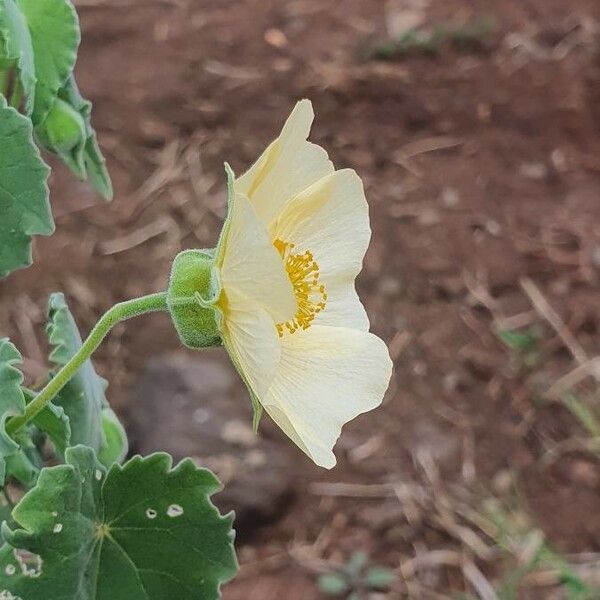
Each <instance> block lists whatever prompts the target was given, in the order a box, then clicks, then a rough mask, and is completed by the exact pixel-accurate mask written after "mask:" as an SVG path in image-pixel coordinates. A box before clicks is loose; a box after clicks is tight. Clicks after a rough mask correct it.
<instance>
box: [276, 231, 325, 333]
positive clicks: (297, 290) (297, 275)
mask: <svg viewBox="0 0 600 600" xmlns="http://www.w3.org/2000/svg"><path fill="white" fill-rule="evenodd" d="M273 246H275V249H276V250H277V252H279V254H280V255H281V258H282V259H283V261H284V263H285V269H286V271H287V274H288V277H289V278H290V281H291V282H292V287H293V288H294V295H295V296H296V301H297V302H298V310H297V311H296V314H295V315H294V318H293V319H292V320H291V321H286V322H285V323H277V333H279V337H282V336H283V334H284V333H285V332H286V331H287V332H289V333H295V332H296V331H298V330H299V329H308V328H309V327H310V325H311V323H312V322H313V321H314V319H315V317H316V316H317V315H318V314H319V313H320V312H321V311H322V310H324V309H325V304H326V302H327V293H326V292H325V286H324V285H323V284H322V283H320V280H319V265H318V264H317V262H316V261H315V259H314V257H313V254H312V252H311V251H310V250H306V251H305V252H303V253H302V254H293V253H292V252H293V249H294V244H291V243H289V242H283V241H282V240H279V239H277V240H275V241H274V242H273Z"/></svg>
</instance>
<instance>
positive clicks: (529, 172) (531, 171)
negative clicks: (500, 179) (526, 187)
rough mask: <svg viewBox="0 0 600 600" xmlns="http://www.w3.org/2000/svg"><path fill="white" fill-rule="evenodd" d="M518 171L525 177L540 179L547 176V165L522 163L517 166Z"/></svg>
mask: <svg viewBox="0 0 600 600" xmlns="http://www.w3.org/2000/svg"><path fill="white" fill-rule="evenodd" d="M519 173H521V175H522V176H523V177H526V178H527V179H533V180H535V181H541V180H543V179H546V177H547V176H548V167H547V166H546V165H545V164H544V163H538V162H535V163H523V164H522V165H521V166H520V167H519Z"/></svg>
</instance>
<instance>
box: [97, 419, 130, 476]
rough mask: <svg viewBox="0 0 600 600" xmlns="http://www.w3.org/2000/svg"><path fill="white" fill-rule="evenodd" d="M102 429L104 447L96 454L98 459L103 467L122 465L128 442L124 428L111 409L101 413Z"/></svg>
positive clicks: (127, 449)
mask: <svg viewBox="0 0 600 600" xmlns="http://www.w3.org/2000/svg"><path fill="white" fill-rule="evenodd" d="M102 429H103V431H104V435H105V437H106V446H104V448H102V450H100V452H99V453H98V459H99V460H100V462H101V463H102V464H103V465H104V466H105V467H110V466H111V465H112V464H113V463H122V462H123V461H124V460H125V457H126V456H127V452H128V451H129V441H128V439H127V433H126V432H125V428H124V427H123V425H121V421H119V418H118V417H117V415H116V414H115V413H114V411H113V409H112V408H105V409H104V410H103V411H102Z"/></svg>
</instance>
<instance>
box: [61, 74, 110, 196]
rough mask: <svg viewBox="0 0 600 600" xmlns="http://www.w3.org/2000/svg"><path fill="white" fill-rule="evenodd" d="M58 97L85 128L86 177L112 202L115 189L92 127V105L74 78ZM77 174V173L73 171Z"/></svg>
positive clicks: (83, 149)
mask: <svg viewBox="0 0 600 600" xmlns="http://www.w3.org/2000/svg"><path fill="white" fill-rule="evenodd" d="M58 95H59V96H60V98H61V99H62V100H64V101H65V102H67V103H68V104H69V106H71V107H72V108H73V109H74V110H76V111H77V113H78V114H79V115H80V116H81V118H82V120H83V124H84V127H85V139H84V140H83V142H84V143H83V146H82V157H83V163H84V167H85V177H87V179H88V180H89V182H90V184H91V185H92V187H93V188H94V189H95V190H96V191H97V192H98V193H99V194H100V195H101V196H102V197H103V198H104V199H105V200H112V197H113V188H112V183H111V181H110V176H109V174H108V171H107V170H106V161H105V160H104V157H103V156H102V152H101V151H100V147H99V146H98V141H97V139H96V132H95V131H94V129H93V127H92V120H91V114H92V103H91V102H90V101H89V100H86V99H85V98H83V97H82V95H81V94H80V93H79V88H78V87H77V84H76V83H75V78H74V77H73V76H71V77H69V79H68V80H67V82H66V84H65V86H64V87H63V88H62V89H61V90H60V91H59V93H58ZM73 171H74V172H75V174H77V172H76V171H75V170H74V169H73Z"/></svg>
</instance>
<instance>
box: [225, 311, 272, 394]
mask: <svg viewBox="0 0 600 600" xmlns="http://www.w3.org/2000/svg"><path fill="white" fill-rule="evenodd" d="M221 327H222V331H221V334H222V337H223V343H224V345H225V348H226V349H227V351H228V352H229V355H230V357H231V360H232V362H233V364H234V365H235V367H236V369H237V370H238V371H239V373H240V375H241V377H242V379H243V380H244V382H245V383H246V385H247V386H248V387H249V388H250V390H251V392H252V393H254V394H255V395H256V396H259V397H260V396H262V395H264V394H266V392H267V389H268V388H269V385H270V384H271V382H272V380H273V377H274V375H275V373H276V370H277V367H278V365H279V361H280V358H281V346H280V344H279V337H278V335H277V330H276V329H275V324H274V323H273V319H272V318H271V317H270V315H269V314H268V313H267V312H266V311H265V310H263V309H261V308H260V307H259V306H257V305H255V304H252V303H249V302H245V303H242V304H241V305H240V306H237V305H236V304H234V305H233V306H232V305H231V304H230V305H229V306H228V307H227V310H226V312H225V313H224V315H223V319H222V320H221Z"/></svg>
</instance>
